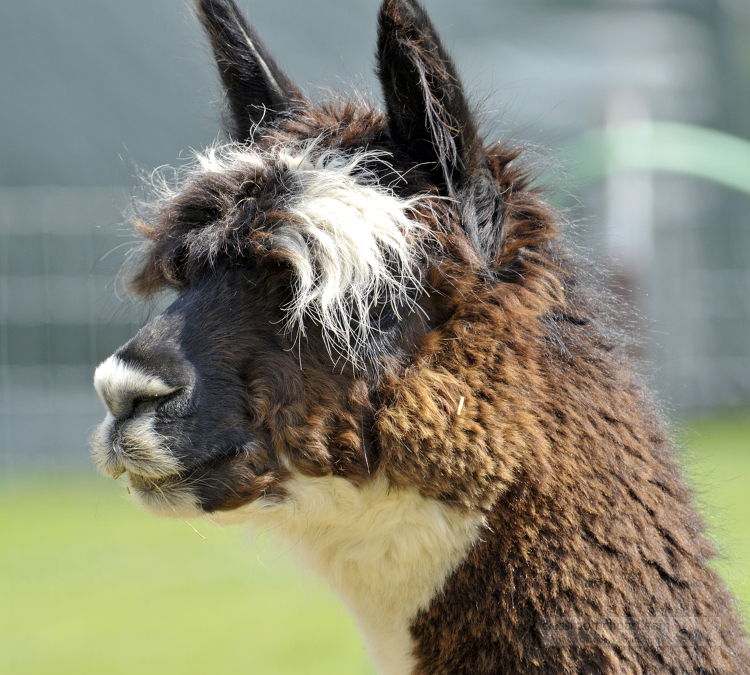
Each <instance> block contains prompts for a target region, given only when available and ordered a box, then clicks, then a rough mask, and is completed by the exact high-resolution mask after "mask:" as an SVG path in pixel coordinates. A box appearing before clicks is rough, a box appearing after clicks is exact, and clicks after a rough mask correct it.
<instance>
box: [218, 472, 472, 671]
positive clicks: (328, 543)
mask: <svg viewBox="0 0 750 675" xmlns="http://www.w3.org/2000/svg"><path fill="white" fill-rule="evenodd" d="M285 487H286V488H287V491H288V493H289V497H290V498H289V499H288V500H287V501H286V502H285V503H283V504H267V503H266V504H264V503H262V501H258V502H254V503H253V504H249V505H248V506H246V507H243V508H241V509H238V510H237V511H235V512H231V513H227V514H226V516H227V518H223V519H222V520H227V519H228V520H231V522H239V521H245V522H249V523H251V524H252V525H266V526H270V527H271V528H272V529H273V532H274V533H275V534H276V535H278V536H279V537H280V538H281V539H282V540H283V541H284V543H286V544H288V545H289V546H290V549H291V550H292V551H294V553H295V555H297V557H298V558H299V559H300V561H301V562H302V563H303V564H304V565H305V566H306V567H308V568H309V569H311V570H312V571H314V572H315V573H316V574H318V575H319V576H320V577H322V578H323V579H324V580H325V581H327V582H328V584H329V585H330V586H331V587H332V588H333V590H334V591H335V592H336V593H337V594H338V595H339V597H340V598H341V599H342V600H343V602H344V603H345V604H346V605H347V606H348V608H349V610H350V611H351V612H352V614H353V615H354V617H355V619H356V620H357V622H358V624H359V626H360V628H361V629H362V632H363V633H364V636H365V640H366V642H367V645H368V649H369V652H370V655H371V657H372V659H373V660H374V661H375V663H376V664H377V666H378V669H379V671H380V672H381V673H382V674H383V675H408V674H409V673H411V672H412V671H413V669H414V666H415V665H416V660H415V658H414V656H413V653H412V652H413V648H414V642H413V638H412V635H411V631H410V626H411V624H412V622H413V620H414V618H415V617H416V616H417V614H418V613H419V611H420V610H424V609H426V608H427V607H428V606H429V605H430V602H431V601H432V599H433V598H434V597H435V596H436V594H438V593H439V592H440V591H441V589H442V588H443V585H444V582H445V580H446V577H447V576H448V574H450V573H451V572H452V571H453V570H454V569H455V568H456V567H457V566H458V564H459V563H460V562H461V561H462V560H463V559H464V558H465V557H466V555H467V553H468V551H469V549H470V548H471V546H472V544H473V543H474V542H475V541H477V539H478V538H479V536H480V533H481V530H482V525H483V518H482V517H481V516H478V515H475V514H467V513H465V512H463V513H462V512H460V511H458V510H457V509H454V508H452V507H448V506H446V505H444V504H442V503H441V502H438V501H436V500H433V499H427V498H424V497H422V496H421V495H420V494H419V493H418V492H417V491H416V490H397V489H393V488H390V489H389V487H388V485H387V483H386V481H385V480H384V479H382V478H378V479H375V480H373V481H372V482H371V483H370V484H368V485H365V486H363V487H356V486H354V485H353V484H352V483H350V482H349V481H347V480H344V479H342V478H338V477H324V478H309V477H304V476H297V477H295V478H294V479H292V480H291V481H289V482H288V483H286V485H285ZM214 515H216V514H214ZM212 518H213V516H212ZM292 545H293V546H292Z"/></svg>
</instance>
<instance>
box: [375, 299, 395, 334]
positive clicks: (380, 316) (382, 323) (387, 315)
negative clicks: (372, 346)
mask: <svg viewBox="0 0 750 675" xmlns="http://www.w3.org/2000/svg"><path fill="white" fill-rule="evenodd" d="M401 319H403V312H397V311H396V309H395V308H394V307H393V306H392V305H390V304H378V305H375V306H373V307H372V309H371V310H370V326H372V328H374V329H375V330H377V331H379V332H381V333H387V332H388V331H389V330H391V329H392V328H395V326H396V325H397V324H398V323H399V322H400V321H401Z"/></svg>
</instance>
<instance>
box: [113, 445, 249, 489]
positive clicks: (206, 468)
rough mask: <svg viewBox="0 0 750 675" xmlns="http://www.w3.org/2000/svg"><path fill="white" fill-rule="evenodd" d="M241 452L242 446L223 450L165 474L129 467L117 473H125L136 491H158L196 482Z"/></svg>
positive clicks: (244, 452)
mask: <svg viewBox="0 0 750 675" xmlns="http://www.w3.org/2000/svg"><path fill="white" fill-rule="evenodd" d="M243 454H246V450H245V449H244V448H233V449H231V450H225V451H223V452H222V453H221V454H220V455H218V456H214V457H211V458H209V459H206V460H205V461H203V462H200V463H198V464H196V465H194V466H190V467H185V468H183V469H181V470H179V471H175V472H173V473H169V474H166V475H154V474H153V473H151V472H148V473H143V472H139V471H138V470H137V469H134V468H130V467H128V468H127V469H123V470H122V471H121V473H120V474H119V475H122V474H123V473H127V478H128V484H129V486H130V487H131V488H134V489H135V490H138V491H155V492H159V491H160V490H163V489H164V488H169V489H174V488H176V487H179V486H183V487H189V486H191V485H193V484H194V483H196V482H199V481H204V480H205V479H206V478H209V477H210V476H211V474H213V473H214V472H215V471H217V470H219V469H220V468H221V467H223V466H225V465H226V464H228V463H229V462H231V461H233V460H234V459H236V458H237V457H239V456H240V455H243Z"/></svg>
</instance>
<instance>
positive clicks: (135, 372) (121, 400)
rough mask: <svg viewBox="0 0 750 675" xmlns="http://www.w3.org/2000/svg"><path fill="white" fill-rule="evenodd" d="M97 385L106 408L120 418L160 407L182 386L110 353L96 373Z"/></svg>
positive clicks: (120, 420)
mask: <svg viewBox="0 0 750 675" xmlns="http://www.w3.org/2000/svg"><path fill="white" fill-rule="evenodd" d="M94 386H95V387H96V391H97V393H98V394H99V397H100V398H101V399H102V402H103V403H104V405H105V406H106V407H107V409H108V410H109V411H110V412H111V413H112V414H113V415H114V416H115V418H116V419H117V420H118V421H119V422H123V421H125V420H127V419H130V418H131V417H133V416H135V415H136V414H139V413H142V412H150V411H155V410H157V409H158V408H159V407H160V406H163V405H164V404H166V403H167V402H169V401H170V400H171V399H172V398H174V394H175V393H176V392H179V391H181V390H183V389H184V388H185V387H184V386H182V385H179V386H174V385H170V384H168V383H167V382H165V381H164V380H163V379H162V378H161V377H159V376H158V375H154V374H152V373H148V372H146V371H145V370H142V369H141V368H138V367H137V366H135V365H133V364H131V363H127V362H124V361H122V360H121V359H119V358H118V357H117V356H110V357H109V358H108V359H107V360H106V361H105V362H104V363H102V364H101V365H100V366H99V367H98V368H97V369H96V373H95V374H94Z"/></svg>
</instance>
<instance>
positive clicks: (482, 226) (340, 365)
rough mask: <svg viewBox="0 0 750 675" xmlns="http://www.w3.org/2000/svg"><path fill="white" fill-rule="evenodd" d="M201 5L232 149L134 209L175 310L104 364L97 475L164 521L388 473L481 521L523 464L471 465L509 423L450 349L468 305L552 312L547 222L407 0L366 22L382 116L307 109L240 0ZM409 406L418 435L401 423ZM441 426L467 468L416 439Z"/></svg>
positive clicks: (216, 151) (144, 282)
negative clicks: (473, 511)
mask: <svg viewBox="0 0 750 675" xmlns="http://www.w3.org/2000/svg"><path fill="white" fill-rule="evenodd" d="M197 9H198V15H199V17H200V19H201V21H202V23H203V25H204V27H205V29H206V32H207V34H208V36H209V39H210V41H211V45H212V48H213V51H214V55H215V57H216V62H217V65H218V69H219V73H220V76H221V80H222V83H223V86H224V91H225V96H226V116H225V131H226V133H227V136H228V137H229V141H228V142H227V143H225V144H222V145H218V146H215V147H212V148H210V149H208V150H206V151H204V152H202V153H200V154H198V156H197V158H196V160H195V161H194V163H193V164H192V165H191V166H190V167H188V168H187V169H186V170H184V171H183V172H181V174H180V177H179V179H178V180H177V181H176V182H174V183H172V184H167V183H166V182H161V183H160V184H158V185H157V190H156V195H155V198H154V200H153V202H152V203H151V204H150V205H148V206H146V207H145V208H144V209H143V210H142V212H141V213H140V214H139V215H138V216H137V217H136V218H135V227H136V229H137V230H138V232H139V233H140V234H141V235H142V237H143V239H144V244H145V245H144V249H143V257H142V260H141V262H140V265H139V267H138V269H137V271H136V272H135V274H134V275H133V277H132V287H133V289H134V290H135V291H136V292H137V293H140V294H142V295H149V294H153V293H156V292H158V291H160V290H162V289H172V290H175V291H177V293H178V297H177V299H176V300H175V302H174V303H173V304H172V305H171V306H170V307H169V308H168V309H167V310H166V311H165V312H164V313H163V314H161V315H160V316H158V317H157V318H155V319H154V320H153V321H151V322H150V323H149V324H147V325H146V326H145V327H144V328H143V329H141V330H140V331H139V332H138V334H137V335H136V336H135V337H134V338H133V339H132V340H130V341H129V342H128V343H126V344H125V345H123V346H122V347H121V348H120V349H118V350H117V352H116V353H115V354H114V355H113V356H111V357H110V358H109V359H108V360H106V361H105V362H104V363H103V364H102V365H101V366H100V367H99V368H98V370H97V372H96V376H95V384H96V388H97V391H98V393H99V395H100V397H101V398H102V400H103V401H104V403H105V405H106V407H107V410H108V413H107V417H106V419H105V421H104V422H103V423H102V424H101V425H100V427H99V428H98V430H97V431H96V432H95V434H94V437H93V440H92V445H93V454H94V458H95V461H96V462H97V464H98V466H99V467H100V469H101V470H102V471H103V472H104V473H107V474H109V475H111V476H114V477H117V476H118V475H120V474H122V473H124V472H128V480H129V484H130V487H131V488H132V490H133V492H134V493H135V495H136V497H137V499H139V500H140V501H141V502H142V503H143V504H144V505H145V506H147V507H149V508H151V509H153V510H155V511H159V512H162V513H166V514H167V515H169V513H170V512H173V511H176V510H180V511H181V512H190V513H196V512H197V513H205V512H215V511H228V510H233V509H236V508H238V507H240V506H243V505H245V504H248V503H251V502H254V501H255V500H259V499H261V498H262V500H263V501H264V502H265V503H268V502H273V501H276V502H280V501H283V500H284V499H285V487H284V485H285V482H286V481H287V480H288V479H289V477H290V476H291V475H292V474H295V473H301V474H304V475H307V476H327V475H336V476H341V477H344V478H346V479H348V480H349V481H351V482H353V483H362V482H365V481H368V480H371V478H372V477H373V476H375V475H382V474H385V475H387V477H388V479H389V480H390V481H392V482H396V483H398V482H399V481H401V482H402V483H404V484H410V485H413V484H415V483H416V484H417V485H418V487H419V489H420V490H421V491H422V492H423V493H425V494H428V495H430V496H434V497H438V498H443V499H447V500H449V501H453V502H457V503H461V504H465V505H470V506H474V505H477V504H480V505H484V506H486V505H487V504H488V503H489V502H490V501H491V494H492V493H493V490H496V489H500V488H498V485H499V483H502V480H504V479H508V477H509V476H510V475H512V473H513V471H514V466H515V462H517V460H518V457H517V456H516V455H517V454H518V453H516V455H514V453H513V452H510V453H509V456H508V458H506V459H507V461H506V460H498V458H497V457H495V456H490V455H491V454H492V453H490V452H489V451H487V452H486V453H484V454H483V452H482V447H483V446H482V443H483V441H482V440H481V439H482V438H484V437H485V436H487V435H488V434H489V433H491V432H492V433H501V431H498V430H493V429H488V428H486V425H484V426H483V423H482V422H481V421H478V420H477V415H479V414H480V412H481V411H480V408H481V402H479V401H475V400H474V398H472V396H473V394H474V393H477V392H476V391H473V392H472V389H471V386H470V385H469V384H467V383H466V381H465V378H464V377H463V376H462V375H460V374H459V373H458V372H457V371H456V369H455V368H451V367H448V366H447V365H445V363H442V362H441V359H442V358H443V356H441V354H442V353H443V351H444V349H445V345H447V344H448V345H449V344H450V341H451V340H454V339H457V338H456V337H455V336H456V335H457V334H458V333H461V331H464V332H465V330H466V327H467V326H469V330H471V325H472V321H480V322H481V321H482V319H481V318H478V317H477V316H475V317H474V318H472V312H473V311H475V310H474V309H472V308H475V306H476V305H477V304H480V305H481V306H482V307H483V309H482V310H481V312H485V313H486V312H494V315H493V316H495V319H497V320H498V321H506V323H507V327H508V330H511V331H515V330H516V328H515V327H514V326H513V319H512V316H510V315H509V314H508V309H509V308H510V307H519V308H521V310H519V311H521V312H522V313H524V312H525V313H526V314H533V315H534V316H538V315H539V314H540V313H542V312H544V311H547V310H549V308H550V307H551V306H553V305H555V303H559V302H561V300H560V295H561V293H562V288H561V286H560V282H559V281H557V278H556V276H555V273H554V271H553V267H554V266H553V265H552V264H551V263H550V264H549V265H548V264H547V263H546V262H545V260H546V258H544V256H541V255H540V253H539V251H540V250H541V249H542V248H543V247H545V246H546V245H547V242H548V241H549V239H551V238H552V236H553V235H554V228H553V226H552V224H551V223H552V220H553V219H552V217H551V216H550V215H549V214H548V213H547V212H546V210H545V207H544V205H543V203H542V202H540V201H539V200H537V199H536V198H533V199H531V198H528V194H529V193H528V192H526V191H524V190H522V189H521V188H523V187H524V180H525V179H524V177H523V175H522V174H521V173H520V171H519V170H516V169H515V168H513V167H512V166H511V163H512V161H513V159H515V157H516V156H517V153H516V152H514V151H511V150H507V149H505V148H502V147H500V146H498V145H495V146H491V147H490V148H485V147H484V146H483V144H482V142H481V140H480V138H479V136H478V132H477V127H476V124H475V122H474V119H473V117H472V114H471V112H470V109H469V106H468V104H467V100H466V97H465V94H464V92H463V89H462V86H461V83H460V80H459V78H458V76H457V74H456V69H455V67H454V65H453V63H452V62H451V60H450V58H449V57H448V55H447V54H446V52H445V50H444V49H443V47H442V45H441V43H440V40H439V38H438V36H437V34H436V32H435V30H434V28H433V27H432V25H431V23H430V21H429V19H428V18H427V16H426V14H425V13H424V10H423V9H422V8H421V7H420V6H419V4H418V3H417V2H415V1H414V0H386V1H385V2H384V4H383V6H382V8H381V10H380V16H379V25H378V30H379V35H378V45H377V61H378V66H377V68H378V76H379V78H380V81H381V84H382V88H383V93H384V100H385V109H384V111H382V112H381V111H379V110H377V109H376V108H374V107H373V106H371V105H369V104H368V103H367V102H366V101H364V100H363V99H360V98H355V99H354V100H338V99H337V100H333V101H329V102H325V103H322V104H319V103H312V102H310V101H308V100H307V99H306V97H305V96H304V95H303V93H302V92H301V91H300V90H299V89H298V88H297V87H296V86H295V85H294V84H293V83H292V82H291V81H290V80H289V78H288V77H287V76H286V75H284V73H283V72H282V71H281V69H280V68H279V66H278V65H277V64H276V62H275V61H274V60H273V58H271V56H270V55H269V53H268V52H267V50H266V48H265V47H264V46H263V44H262V43H261V42H260V40H259V39H258V37H257V35H256V34H255V32H254V31H253V30H252V28H251V27H250V26H249V24H248V23H247V22H246V21H245V19H244V18H243V16H242V15H241V14H240V12H239V10H238V8H237V7H236V5H235V3H234V2H233V0H201V1H200V2H198V6H197ZM157 182H158V181H157ZM500 287H507V288H509V289H514V290H513V291H512V292H509V297H511V300H510V301H509V304H508V306H507V307H505V308H504V307H501V306H500V305H501V304H502V303H494V304H493V303H488V302H486V299H487V297H489V296H488V294H490V295H491V294H493V293H496V292H497V289H498V288H500ZM522 291H523V292H525V293H526V295H523V292H522ZM477 298H483V300H482V302H481V303H474V302H473V299H477ZM503 317H506V318H503ZM496 331H497V325H496V324H492V327H491V332H492V333H493V334H492V335H489V334H488V335H486V336H484V337H482V336H480V337H478V338H477V339H478V340H479V341H480V342H481V340H483V339H486V340H489V341H491V342H496V341H497V339H498V336H497V334H496ZM477 335H478V333H477ZM454 371H456V372H454ZM475 389H476V387H474V390H475ZM488 395H489V394H488ZM394 401H396V402H398V405H397V406H394V405H392V404H393V402H394ZM509 405H510V404H509ZM462 409H465V412H464V414H463V417H461V419H460V420H459V421H458V422H456V419H455V418H456V412H457V411H458V414H459V416H460V415H461V413H462ZM421 415H427V416H429V417H430V422H429V424H428V427H429V431H426V430H425V429H426V427H425V428H423V429H422V430H421V431H413V429H412V427H415V426H416V427H419V426H420V424H419V417H420V416H421ZM449 428H450V434H457V433H458V434H463V437H465V438H466V439H471V441H472V443H473V446H472V448H473V449H472V451H471V453H468V452H467V453H465V456H463V457H462V458H459V459H456V458H455V457H453V458H451V457H449V454H450V453H448V454H446V453H442V451H441V449H440V448H439V447H437V446H439V443H437V446H435V443H432V445H430V442H428V440H427V439H426V435H427V434H432V435H433V436H435V437H439V436H440V435H441V434H442V435H443V436H446V435H448V431H447V430H448V429H449ZM410 433H413V435H414V438H412V437H411V436H410ZM446 438H447V436H446ZM445 442H446V443H448V441H447V440H446V441H445ZM420 445H421V446H423V448H422V451H421V452H420V451H419V446H420ZM453 445H455V447H462V444H453ZM465 445H466V443H464V444H463V446H465ZM510 445H512V444H510ZM510 445H509V447H510ZM428 446H429V447H430V448H431V449H430V451H428V449H427V448H428ZM433 446H435V447H433ZM415 457H416V459H415ZM503 462H505V463H503ZM501 479H502V480H501Z"/></svg>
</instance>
